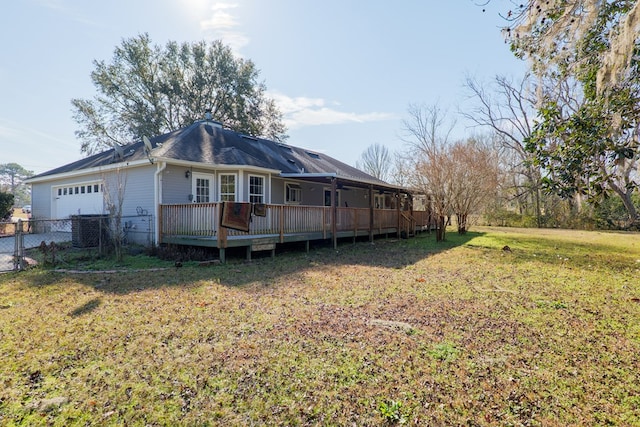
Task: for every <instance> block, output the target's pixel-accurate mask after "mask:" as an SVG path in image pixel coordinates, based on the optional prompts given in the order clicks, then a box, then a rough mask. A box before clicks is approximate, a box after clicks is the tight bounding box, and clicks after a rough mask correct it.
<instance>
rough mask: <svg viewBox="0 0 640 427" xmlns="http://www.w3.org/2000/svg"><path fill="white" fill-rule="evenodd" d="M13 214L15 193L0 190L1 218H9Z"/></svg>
mask: <svg viewBox="0 0 640 427" xmlns="http://www.w3.org/2000/svg"><path fill="white" fill-rule="evenodd" d="M12 214H13V194H10V193H2V192H0V220H7V219H9V218H11V215H12Z"/></svg>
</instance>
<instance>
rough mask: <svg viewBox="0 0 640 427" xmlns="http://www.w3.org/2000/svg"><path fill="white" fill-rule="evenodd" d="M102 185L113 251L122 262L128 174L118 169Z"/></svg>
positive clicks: (104, 179)
mask: <svg viewBox="0 0 640 427" xmlns="http://www.w3.org/2000/svg"><path fill="white" fill-rule="evenodd" d="M102 183H103V184H102V185H103V187H104V192H103V197H104V205H105V207H106V209H107V212H109V219H110V221H111V224H110V232H111V233H110V234H111V240H112V244H113V249H114V252H115V255H116V260H117V261H118V262H120V261H122V258H123V252H122V244H123V240H124V228H123V224H122V208H123V205H124V196H125V191H126V188H127V173H126V172H123V171H122V170H121V169H120V168H118V169H117V170H116V172H115V173H113V174H110V175H109V176H104V177H103V179H102Z"/></svg>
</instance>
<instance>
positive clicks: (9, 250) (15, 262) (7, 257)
mask: <svg viewBox="0 0 640 427" xmlns="http://www.w3.org/2000/svg"><path fill="white" fill-rule="evenodd" d="M23 268H24V223H23V222H22V220H20V219H19V220H18V222H4V221H3V222H0V271H11V270H16V271H17V270H22V269H23Z"/></svg>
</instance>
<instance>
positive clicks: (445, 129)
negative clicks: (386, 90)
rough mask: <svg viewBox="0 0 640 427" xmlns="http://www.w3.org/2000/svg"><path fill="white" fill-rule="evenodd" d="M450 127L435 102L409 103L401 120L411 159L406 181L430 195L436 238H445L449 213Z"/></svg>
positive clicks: (417, 189)
mask: <svg viewBox="0 0 640 427" xmlns="http://www.w3.org/2000/svg"><path fill="white" fill-rule="evenodd" d="M453 126H454V123H450V124H449V125H447V122H446V114H445V113H444V112H443V111H442V110H441V109H440V107H439V106H438V105H432V106H425V105H423V106H417V105H410V106H409V119H408V120H406V121H404V129H405V131H406V133H407V137H406V139H405V142H406V143H407V145H408V153H407V154H408V155H407V156H406V157H405V158H406V159H407V161H408V162H410V163H409V168H408V172H409V173H408V176H407V181H408V183H409V186H410V187H411V188H413V189H414V191H415V192H417V193H421V194H425V195H428V196H429V197H430V198H431V203H432V206H431V208H432V211H433V214H434V216H435V218H436V240H437V241H442V240H444V238H445V229H446V224H447V222H448V219H449V217H450V215H451V212H452V205H451V193H450V191H451V182H452V178H451V168H449V167H448V165H447V161H446V160H447V149H448V143H449V137H450V135H451V131H452V130H453Z"/></svg>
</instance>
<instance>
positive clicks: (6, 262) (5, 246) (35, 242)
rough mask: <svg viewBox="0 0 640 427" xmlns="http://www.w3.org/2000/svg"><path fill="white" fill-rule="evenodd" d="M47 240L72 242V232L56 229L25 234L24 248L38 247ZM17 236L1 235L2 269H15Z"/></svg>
mask: <svg viewBox="0 0 640 427" xmlns="http://www.w3.org/2000/svg"><path fill="white" fill-rule="evenodd" d="M42 241H45V242H47V244H48V243H51V242H56V243H61V242H70V241H71V233H67V232H62V231H56V232H52V233H42V234H25V235H24V248H25V249H30V248H36V247H38V246H40V243H42ZM15 242H16V241H15V237H14V236H9V237H0V271H6V270H13V251H14V248H15V244H16V243H15Z"/></svg>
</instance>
